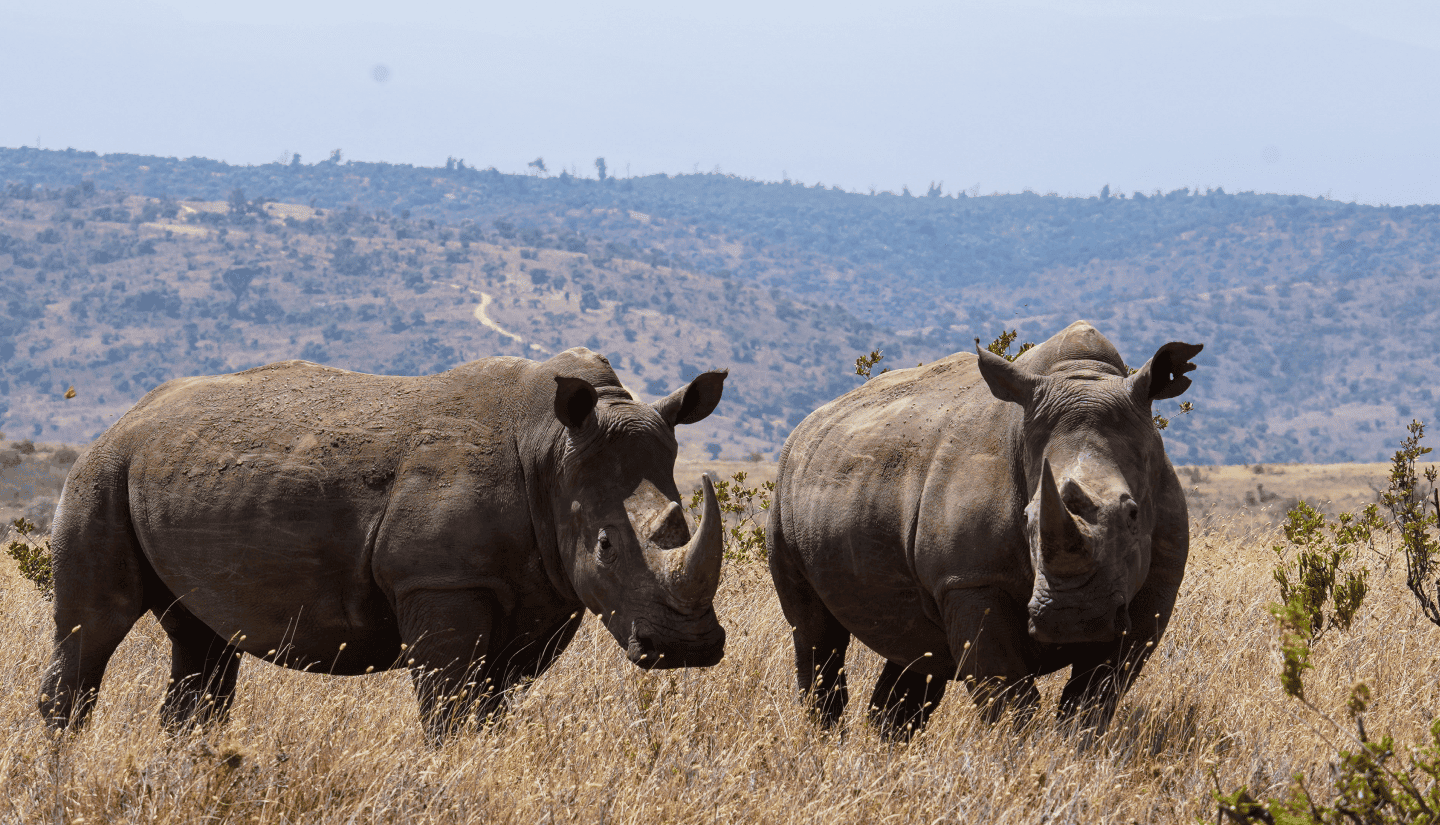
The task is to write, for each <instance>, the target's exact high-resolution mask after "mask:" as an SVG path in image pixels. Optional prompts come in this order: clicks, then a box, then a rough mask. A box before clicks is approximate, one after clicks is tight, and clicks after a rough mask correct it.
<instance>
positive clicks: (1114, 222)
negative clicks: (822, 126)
mask: <svg viewBox="0 0 1440 825" xmlns="http://www.w3.org/2000/svg"><path fill="white" fill-rule="evenodd" d="M0 183H3V184H4V189H3V193H0V282H3V283H4V284H5V286H6V289H5V292H6V296H5V299H6V301H7V303H6V306H5V315H4V318H3V320H0V383H3V384H4V385H5V386H3V387H0V391H3V399H4V400H3V401H0V406H8V410H4V409H0V429H3V430H5V431H6V432H7V433H9V434H11V436H12V437H16V436H21V435H24V436H32V437H37V438H40V437H43V438H45V439H46V440H52V441H53V440H62V439H63V440H77V441H78V440H86V439H88V438H91V437H93V436H94V435H95V434H96V433H98V432H99V431H100V430H102V429H103V428H104V427H105V426H106V425H107V423H108V422H109V421H111V420H113V418H112V417H113V416H115V415H118V414H119V413H121V412H123V411H124V409H126V408H128V406H129V405H130V404H132V403H134V401H136V400H138V398H139V397H140V396H141V395H142V394H143V393H144V392H145V391H147V390H148V389H150V388H151V387H153V386H154V385H155V384H158V383H160V382H161V381H163V380H166V379H168V378H171V377H176V376H180V375H189V374H199V373H213V372H224V371H233V370H236V369H241V368H245V367H249V366H254V365H257V364H261V363H266V362H269V361H273V360H279V359H282V358H290V357H306V358H310V359H311V360H316V361H322V362H325V363H329V364H332V365H335V366H341V367H346V368H351V369H360V370H365V371H371V372H389V373H416V372H428V371H434V370H440V369H445V368H448V367H449V366H453V365H454V364H456V363H459V362H461V361H463V360H468V359H471V358H475V357H480V356H483V355H491V354H514V355H525V356H527V357H545V355H546V354H547V353H551V352H555V351H558V350H560V349H563V348H565V347H568V346H575V345H586V346H590V347H592V348H594V349H597V350H599V351H601V352H604V353H606V354H607V355H609V356H610V358H611V360H612V361H613V362H614V363H615V365H616V367H617V371H618V372H619V373H620V375H621V377H622V379H623V380H625V381H627V383H630V384H631V385H632V387H633V388H634V389H635V390H636V391H637V392H639V393H640V394H641V395H643V396H645V397H647V398H653V397H655V396H657V395H659V394H661V393H663V392H668V391H669V390H670V389H673V388H674V387H676V386H678V385H679V384H680V383H681V382H682V381H683V380H688V379H689V378H690V377H693V375H694V374H695V373H696V372H698V371H699V370H702V369H707V368H710V367H712V366H728V367H730V368H731V370H732V379H731V381H730V382H729V383H728V384H727V394H726V401H725V403H724V404H723V405H722V407H721V409H720V415H718V416H717V417H715V418H713V419H711V420H709V421H707V422H704V423H702V424H701V425H697V426H696V427H695V428H693V432H691V433H688V434H687V436H688V440H689V442H691V443H693V444H694V445H696V446H697V447H699V446H701V445H706V452H708V453H711V454H718V455H721V456H723V457H727V458H741V457H744V456H746V455H749V454H752V453H760V454H770V453H773V451H774V450H775V449H778V447H779V445H780V443H781V442H783V440H784V438H785V436H786V435H787V434H788V433H789V430H790V428H791V427H793V426H794V424H795V423H798V421H799V420H800V419H801V418H803V417H804V415H805V414H807V413H808V412H809V411H810V410H812V409H814V408H815V407H816V406H818V405H819V404H821V403H824V402H825V401H826V400H828V399H830V398H832V397H834V396H835V395H838V394H840V393H841V392H844V391H845V390H847V389H849V388H851V387H853V386H855V385H856V384H857V383H858V382H859V381H860V379H859V378H858V377H856V376H854V375H852V374H851V372H852V369H853V364H854V360H855V358H856V356H858V355H860V354H863V353H865V352H869V351H870V350H871V349H876V348H878V349H883V350H884V351H885V353H886V360H885V361H884V362H883V365H884V366H890V365H894V366H913V365H914V364H915V363H916V362H917V361H928V360H930V359H933V358H935V357H938V356H940V355H943V354H946V353H949V352H953V351H955V350H958V349H962V348H968V347H971V346H973V343H972V342H973V339H974V338H975V337H977V336H978V337H981V338H982V339H984V340H986V341H988V340H989V339H990V338H993V337H994V336H995V335H996V334H998V333H999V332H1001V331H1002V330H1004V329H1018V331H1019V333H1020V340H1033V341H1039V340H1043V339H1044V338H1046V337H1048V336H1049V335H1050V334H1053V333H1054V332H1055V331H1057V330H1058V329H1060V328H1062V327H1063V326H1065V325H1066V324H1068V323H1069V322H1071V321H1073V320H1075V319H1076V318H1082V317H1083V318H1088V319H1089V320H1091V321H1092V322H1094V323H1095V324H1096V325H1097V326H1098V327H1100V329H1101V330H1102V331H1103V332H1105V333H1106V334H1107V335H1108V336H1109V337H1110V338H1111V340H1113V341H1114V342H1115V343H1116V345H1117V346H1118V347H1119V348H1120V351H1121V352H1122V354H1123V355H1124V356H1125V357H1126V358H1127V359H1128V360H1129V361H1130V362H1131V363H1132V364H1133V365H1138V364H1139V363H1141V362H1142V361H1143V360H1144V359H1145V358H1147V357H1148V356H1149V355H1150V353H1152V352H1153V351H1154V349H1155V348H1156V347H1158V346H1159V345H1160V344H1162V343H1164V342H1165V341H1167V340H1174V339H1181V340H1189V341H1196V342H1203V343H1205V344H1206V350H1205V352H1204V353H1203V354H1202V355H1201V356H1200V358H1199V363H1200V369H1199V370H1198V371H1197V372H1196V373H1195V385H1194V388H1193V389H1192V390H1191V391H1190V392H1189V393H1188V394H1187V395H1186V396H1185V398H1186V400H1190V401H1193V402H1194V403H1195V405H1196V407H1197V412H1196V413H1195V414H1193V415H1190V416H1185V417H1180V418H1176V419H1175V420H1174V423H1173V424H1172V426H1171V428H1170V429H1168V430H1167V431H1166V433H1165V436H1166V440H1167V444H1168V446H1169V450H1170V453H1171V455H1172V457H1173V458H1174V459H1175V460H1176V462H1177V463H1213V462H1224V463H1242V462H1256V461H1265V462H1274V461H1340V460H1347V461H1348V460H1376V459H1379V458H1383V457H1384V456H1385V455H1386V454H1388V451H1389V450H1391V449H1393V446H1394V444H1395V443H1396V442H1398V439H1399V434H1400V433H1401V432H1402V429H1403V425H1404V423H1407V422H1408V421H1409V419H1410V418H1412V417H1414V418H1420V419H1422V420H1427V421H1429V420H1434V418H1435V417H1436V412H1437V410H1440V401H1437V400H1436V399H1435V398H1434V396H1433V394H1432V389H1433V387H1432V384H1433V383H1434V377H1435V375H1436V372H1437V366H1440V354H1437V353H1436V351H1435V350H1434V348H1433V345H1432V344H1431V339H1432V338H1433V332H1431V330H1433V329H1434V327H1435V321H1436V310H1435V307H1436V306H1437V301H1436V297H1437V296H1436V291H1437V281H1436V275H1437V273H1440V207H1436V206H1425V207H1416V206H1405V207H1368V206H1359V205H1355V204H1346V203H1338V202H1335V201H1330V200H1325V199H1314V198H1305V197H1296V196H1277V195H1259V194H1253V193H1238V194H1232V193H1225V192H1223V191H1219V190H1215V191H1209V192H1190V191H1188V190H1177V191H1175V192H1170V193H1148V194H1142V193H1124V194H1122V193H1111V192H1109V191H1103V192H1102V193H1097V194H1096V195H1095V196H1093V197H1089V198H1061V197H1056V196H1053V195H1038V194H1034V193H1028V192H1027V193H1022V194H1018V195H986V196H979V193H975V192H962V193H948V192H945V191H944V190H943V189H941V188H940V187H938V186H932V187H931V188H930V192H929V193H928V194H918V196H914V195H911V193H908V192H902V193H899V194H894V193H875V194H858V193H851V192H843V191H838V190H835V189H829V188H825V187H822V186H820V185H818V184H816V185H804V184H801V183H799V182H793V181H791V182H782V183H761V182H757V181H750V180H744V179H740V178H735V177H731V176H726V175H720V174H696V175H683V176H676V177H666V176H663V175H659V176H653V177H647V178H626V179H614V178H609V179H605V180H599V179H596V178H581V177H576V176H573V175H570V174H561V175H558V176H543V175H534V176H519V175H505V174H501V173H499V172H495V171H493V170H477V169H473V168H470V167H469V166H466V165H465V164H464V163H463V162H452V163H450V164H449V165H448V166H447V167H445V168H421V167H411V166H402V165H390V164H375V163H351V162H345V161H344V160H343V159H342V158H340V157H339V156H338V155H337V156H336V157H334V158H332V159H331V160H328V161H323V162H321V163H318V164H308V165H307V164H303V163H300V162H299V159H294V160H293V161H292V162H290V163H283V164H282V163H274V164H268V165H263V166H228V165H226V164H223V163H218V162H215V161H209V160H204V159H197V158H192V159H187V160H177V159H174V158H159V157H148V156H135V155H120V156H117V155H109V156H103V157H101V156H97V155H94V154H93V153H85V152H75V151H65V152H59V151H39V150H33V149H0ZM71 384H74V385H75V386H76V388H77V393H78V394H77V397H76V398H74V399H70V400H66V399H64V397H63V394H64V390H65V389H66V388H67V387H68V386H70V385H71ZM1167 403H1169V402H1167ZM1167 410H1173V404H1170V406H1169V407H1167V408H1162V409H1161V410H1160V411H1161V412H1162V413H1163V412H1167ZM709 445H713V446H709Z"/></svg>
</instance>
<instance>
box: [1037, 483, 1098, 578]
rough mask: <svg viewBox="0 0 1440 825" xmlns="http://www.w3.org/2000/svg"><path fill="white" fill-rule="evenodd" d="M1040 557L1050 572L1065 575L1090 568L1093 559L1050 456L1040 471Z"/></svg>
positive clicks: (1053, 574) (1077, 573)
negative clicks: (1066, 503)
mask: <svg viewBox="0 0 1440 825" xmlns="http://www.w3.org/2000/svg"><path fill="white" fill-rule="evenodd" d="M1040 558H1041V559H1042V560H1043V562H1044V565H1045V572H1046V573H1048V574H1050V575H1052V576H1058V577H1061V578H1068V577H1071V576H1078V575H1081V574H1083V573H1087V572H1089V570H1090V567H1091V563H1092V561H1093V559H1091V557H1090V553H1089V552H1088V550H1087V549H1086V547H1085V539H1084V537H1082V536H1081V535H1080V528H1079V527H1077V526H1076V525H1075V518H1074V516H1071V515H1070V510H1069V509H1068V508H1067V507H1066V506H1065V501H1064V499H1062V498H1061V497H1060V488H1059V487H1058V486H1057V485H1056V484H1055V474H1054V473H1053V472H1052V471H1051V470H1050V459H1048V458H1047V459H1045V463H1044V466H1043V467H1042V469H1041V474H1040Z"/></svg>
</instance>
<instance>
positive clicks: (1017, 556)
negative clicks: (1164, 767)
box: [767, 321, 1201, 733]
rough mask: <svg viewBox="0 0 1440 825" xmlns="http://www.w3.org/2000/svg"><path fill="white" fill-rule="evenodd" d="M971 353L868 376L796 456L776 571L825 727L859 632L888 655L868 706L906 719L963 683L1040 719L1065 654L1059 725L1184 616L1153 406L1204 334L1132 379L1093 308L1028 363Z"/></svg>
mask: <svg viewBox="0 0 1440 825" xmlns="http://www.w3.org/2000/svg"><path fill="white" fill-rule="evenodd" d="M977 344H978V342H977ZM976 349H977V351H978V352H977V354H970V353H963V352H962V353H957V354H955V355H951V356H949V357H947V358H943V359H941V360H939V361H936V362H935V363H933V364H927V365H925V366H923V367H916V368H914V369H905V370H898V371H895V372H889V373H885V374H883V375H880V376H878V377H876V378H874V379H872V380H870V381H869V382H867V383H866V384H864V385H863V386H861V387H859V388H858V389H856V390H854V391H852V392H850V393H847V394H846V395H843V396H841V397H840V398H838V399H836V400H834V401H832V402H830V403H829V404H827V405H825V406H823V407H821V408H820V409H818V410H816V411H815V412H814V413H813V414H811V415H810V417H808V418H806V419H805V420H804V421H803V422H802V423H801V424H800V426H799V427H797V428H796V429H795V432H794V433H793V434H791V436H790V438H789V440H788V441H787V442H786V444H785V448H784V450H783V451H782V453H781V456H780V468H779V477H778V480H777V481H776V485H775V499H774V503H773V504H772V505H771V508H770V525H769V530H768V536H767V538H768V542H769V551H770V571H771V574H772V576H773V577H774V579H775V587H776V589H777V590H778V591H779V595H780V604H781V607H782V608H783V609H784V611H785V617H786V619H788V620H789V622H790V624H791V625H792V626H793V627H794V642H795V658H796V669H797V673H798V677H799V683H800V690H801V692H802V695H803V696H804V697H805V699H806V701H809V702H812V703H813V705H814V707H815V708H816V709H817V710H818V711H819V712H820V714H821V716H822V717H823V719H824V720H826V721H827V722H828V723H833V722H834V721H836V720H837V719H838V718H839V717H840V714H841V712H842V711H843V709H844V707H845V703H846V700H847V689H846V677H845V673H844V670H843V667H844V663H845V650H846V647H847V646H848V645H849V643H850V638H851V636H852V635H853V636H854V637H855V638H857V639H859V640H860V641H861V642H863V643H864V644H865V645H866V646H867V647H869V648H871V649H872V650H874V651H876V652H877V653H879V654H880V655H881V656H883V657H884V658H885V659H886V661H887V663H886V664H885V666H884V669H883V672H882V673H881V675H880V679H879V683H878V684H877V685H876V687H875V691H874V694H873V695H872V697H871V700H870V707H871V712H872V714H873V715H875V716H876V717H878V721H880V722H881V724H882V725H885V726H887V728H888V729H889V730H890V731H891V732H892V733H903V732H905V731H906V730H912V729H918V728H920V727H922V726H923V725H924V724H925V721H926V719H927V718H928V717H929V715H930V713H931V712H932V711H933V710H934V708H935V705H936V704H937V703H938V702H939V701H940V698H941V697H942V696H943V694H944V692H945V686H946V683H947V681H948V680H952V679H955V680H963V681H964V682H965V684H966V687H967V688H969V690H970V692H971V696H972V697H973V699H974V700H975V701H976V703H977V704H980V705H981V706H982V707H983V708H985V712H986V714H987V716H989V717H990V718H994V717H995V716H997V715H998V714H999V713H1000V712H1001V710H1002V709H1003V708H1004V707H1005V706H1006V705H1007V704H1008V703H1011V702H1014V703H1017V704H1018V706H1019V707H1020V708H1021V709H1022V710H1023V711H1024V713H1023V714H1022V715H1023V716H1028V713H1029V708H1030V707H1032V706H1033V704H1034V703H1035V701H1036V699H1037V693H1036V690H1035V686H1034V680H1035V677H1036V676H1038V675H1041V674H1045V673H1051V672H1053V671H1056V670H1059V669H1060V668H1063V667H1067V666H1068V667H1071V668H1072V670H1071V676H1070V679H1069V682H1068V683H1067V684H1066V686H1065V689H1064V691H1063V694H1062V696H1061V711H1060V712H1061V715H1062V717H1071V716H1073V715H1074V714H1076V713H1077V712H1079V711H1082V710H1084V711H1087V721H1088V722H1089V723H1092V724H1098V725H1100V726H1103V725H1104V724H1106V723H1107V722H1108V719H1109V716H1110V714H1111V713H1113V710H1114V707H1115V702H1116V700H1117V699H1118V697H1119V695H1120V694H1121V693H1122V692H1123V691H1124V689H1125V688H1126V686H1127V685H1128V684H1129V683H1130V682H1131V681H1132V680H1133V679H1134V678H1135V677H1136V675H1137V674H1139V672H1140V668H1141V667H1142V666H1143V665H1144V663H1145V660H1146V657H1147V656H1148V655H1149V654H1150V653H1151V651H1152V650H1153V644H1154V643H1155V642H1157V641H1158V640H1159V639H1160V635H1161V633H1163V632H1164V629H1165V625H1166V623H1167V622H1168V621H1169V618H1170V611H1171V607H1172V606H1173V605H1174V602H1175V594H1176V591H1177V589H1178V588H1179V586H1180V579H1181V576H1182V575H1183V574H1184V570H1185V559H1186V555H1187V553H1188V548H1189V532H1188V531H1189V522H1188V516H1187V513H1186V508H1185V497H1184V495H1183V492H1182V489H1181V487H1180V482H1179V480H1178V479H1177V478H1176V477H1175V471H1174V470H1173V469H1172V468H1171V466H1170V462H1169V460H1168V459H1167V458H1166V456H1165V447H1164V444H1163V443H1162V442H1161V439H1160V434H1159V433H1158V432H1157V431H1156V428H1155V426H1154V424H1153V423H1152V420H1151V415H1152V414H1151V402H1152V401H1154V400H1155V399H1159V398H1171V397H1174V396H1177V395H1179V394H1180V393H1182V392H1184V391H1185V389H1186V388H1188V387H1189V386H1190V379H1189V378H1188V377H1186V376H1185V373H1186V372H1189V371H1190V370H1192V369H1194V364H1190V363H1187V362H1188V361H1189V360H1190V359H1191V358H1193V357H1195V355H1196V354H1197V353H1199V352H1200V349H1201V347H1200V346H1198V345H1192V344H1183V343H1170V344H1166V345H1165V346H1163V347H1161V348H1160V349H1159V351H1158V352H1156V353H1155V355H1154V357H1153V358H1151V359H1150V361H1149V362H1148V363H1146V364H1145V366H1144V367H1142V368H1141V369H1140V370H1139V371H1138V372H1136V373H1135V374H1133V375H1127V370H1126V368H1125V363H1124V362H1123V361H1122V360H1121V358H1120V355H1119V353H1118V352H1116V350H1115V348H1114V346H1112V345H1111V344H1110V342H1109V341H1107V340H1106V339H1105V337H1104V336H1103V335H1101V334H1100V333H1099V332H1098V331H1096V330H1095V328H1094V327H1092V326H1090V325H1089V324H1087V323H1085V322H1083V321H1081V322H1076V323H1074V324H1072V325H1070V326H1069V327H1068V328H1066V329H1065V330H1063V331H1061V332H1060V333H1058V334H1057V335H1055V337H1053V338H1051V339H1050V340H1049V341H1046V342H1045V343H1044V344H1041V345H1040V346H1038V347H1035V348H1034V349H1032V350H1030V351H1028V352H1026V353H1025V354H1023V355H1021V356H1020V357H1019V358H1017V359H1016V360H1015V361H1014V363H1011V362H1009V361H1006V360H1005V359H1003V358H1000V357H999V356H996V355H994V354H992V353H990V352H986V351H983V350H979V347H978V346H977V347H976Z"/></svg>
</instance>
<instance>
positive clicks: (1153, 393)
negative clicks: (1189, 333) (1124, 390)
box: [1128, 341, 1205, 404]
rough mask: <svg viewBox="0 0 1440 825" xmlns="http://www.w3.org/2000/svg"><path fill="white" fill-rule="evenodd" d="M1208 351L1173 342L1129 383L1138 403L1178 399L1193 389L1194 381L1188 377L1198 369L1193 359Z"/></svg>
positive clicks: (1132, 377)
mask: <svg viewBox="0 0 1440 825" xmlns="http://www.w3.org/2000/svg"><path fill="white" fill-rule="evenodd" d="M1204 348H1205V345H1204V344H1186V343H1184V342H1183V341H1171V342H1170V343H1168V344H1166V345H1165V346H1163V347H1161V348H1160V349H1158V350H1156V351H1155V354H1154V355H1152V356H1151V357H1150V360H1149V361H1146V362H1145V366H1143V367H1141V368H1140V369H1139V371H1137V372H1136V373H1135V374H1134V375H1132V376H1130V378H1129V379H1128V380H1129V381H1130V393H1131V395H1133V396H1134V397H1135V400H1136V401H1137V402H1139V403H1141V404H1149V403H1150V402H1151V401H1155V400H1156V399H1160V398H1174V397H1175V396H1177V395H1179V394H1180V393H1182V392H1185V391H1186V390H1188V389H1190V378H1189V376H1187V375H1186V374H1185V373H1187V372H1190V371H1191V370H1193V369H1195V365H1194V364H1192V363H1190V359H1191V358H1194V357H1195V356H1196V355H1199V354H1200V350H1202V349H1204Z"/></svg>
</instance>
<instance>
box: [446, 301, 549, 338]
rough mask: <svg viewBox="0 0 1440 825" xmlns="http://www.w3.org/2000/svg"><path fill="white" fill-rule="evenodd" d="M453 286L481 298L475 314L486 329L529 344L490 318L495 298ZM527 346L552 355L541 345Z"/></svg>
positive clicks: (476, 318)
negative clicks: (490, 309) (490, 310)
mask: <svg viewBox="0 0 1440 825" xmlns="http://www.w3.org/2000/svg"><path fill="white" fill-rule="evenodd" d="M451 286H453V287H455V288H456V289H463V290H465V291H466V292H469V293H470V294H471V295H479V296H480V305H479V306H477V307H475V312H474V313H473V314H474V316H475V320H477V321H479V322H480V323H481V324H482V325H483V326H484V327H485V328H486V329H489V330H493V331H495V332H496V333H499V334H500V335H503V336H505V337H506V338H509V339H511V340H512V341H514V342H515V343H517V344H527V342H526V341H525V339H524V338H522V337H520V336H519V335H516V334H515V333H513V332H511V331H510V330H508V329H506V328H504V327H502V326H500V325H499V324H497V323H495V319H494V318H491V317H490V313H489V312H488V310H489V308H490V305H491V304H493V303H495V297H494V296H493V295H491V294H490V293H488V292H481V291H480V290H478V289H470V288H469V287H464V286H461V285H460V284H451ZM527 345H528V346H529V347H530V349H533V350H535V351H536V352H543V353H545V354H546V355H549V354H550V350H547V349H545V348H544V347H542V346H540V345H539V344H535V343H529V344H527Z"/></svg>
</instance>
